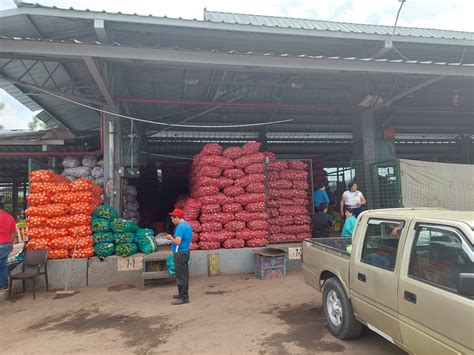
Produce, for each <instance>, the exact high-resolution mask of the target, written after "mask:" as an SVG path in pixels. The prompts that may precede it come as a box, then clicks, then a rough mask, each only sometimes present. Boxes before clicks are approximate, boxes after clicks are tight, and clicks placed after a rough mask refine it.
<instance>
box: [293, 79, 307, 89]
mask: <svg viewBox="0 0 474 355" xmlns="http://www.w3.org/2000/svg"><path fill="white" fill-rule="evenodd" d="M290 87H291V88H292V89H302V88H303V87H304V83H303V82H302V81H294V82H292V83H290Z"/></svg>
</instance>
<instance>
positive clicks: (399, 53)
mask: <svg viewBox="0 0 474 355" xmlns="http://www.w3.org/2000/svg"><path fill="white" fill-rule="evenodd" d="M400 1H401V4H400V7H399V8H398V12H397V17H396V18H395V24H394V25H393V30H392V37H391V38H390V41H391V42H392V47H393V50H394V51H395V53H397V54H398V55H399V56H400V57H402V58H403V59H405V60H410V59H408V57H407V56H405V55H404V54H403V53H402V52H400V50H399V49H398V48H397V47H396V46H395V44H394V43H393V37H394V36H395V31H396V30H397V24H398V18H399V17H400V12H401V11H402V7H403V5H404V4H405V1H406V0H400Z"/></svg>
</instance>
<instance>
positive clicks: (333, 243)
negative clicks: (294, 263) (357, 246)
mask: <svg viewBox="0 0 474 355" xmlns="http://www.w3.org/2000/svg"><path fill="white" fill-rule="evenodd" d="M305 241H306V242H309V243H311V244H313V245H315V246H317V247H320V248H321V247H322V248H323V249H325V250H332V251H335V252H337V253H338V254H339V253H342V254H345V255H347V256H348V257H350V256H351V254H350V253H349V252H348V251H347V246H348V245H352V238H311V239H305Z"/></svg>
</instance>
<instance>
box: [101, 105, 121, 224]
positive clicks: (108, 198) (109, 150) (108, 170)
mask: <svg viewBox="0 0 474 355" xmlns="http://www.w3.org/2000/svg"><path fill="white" fill-rule="evenodd" d="M106 110H107V111H109V112H112V113H118V110H117V109H116V108H114V107H106ZM103 135H104V138H103V139H104V177H105V181H106V183H105V197H104V198H105V201H104V202H105V203H107V204H110V205H111V206H112V207H114V208H115V209H117V212H119V215H121V212H122V189H121V177H122V172H123V168H122V122H121V120H120V119H119V118H117V117H116V116H112V115H109V114H105V116H104V132H103Z"/></svg>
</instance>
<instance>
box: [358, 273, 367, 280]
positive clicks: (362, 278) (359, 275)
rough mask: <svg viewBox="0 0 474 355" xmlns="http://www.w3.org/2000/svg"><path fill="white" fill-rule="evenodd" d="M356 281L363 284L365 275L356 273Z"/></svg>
mask: <svg viewBox="0 0 474 355" xmlns="http://www.w3.org/2000/svg"><path fill="white" fill-rule="evenodd" d="M357 280H359V281H362V282H365V281H366V278H365V275H364V274H361V273H360V272H359V273H357Z"/></svg>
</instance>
